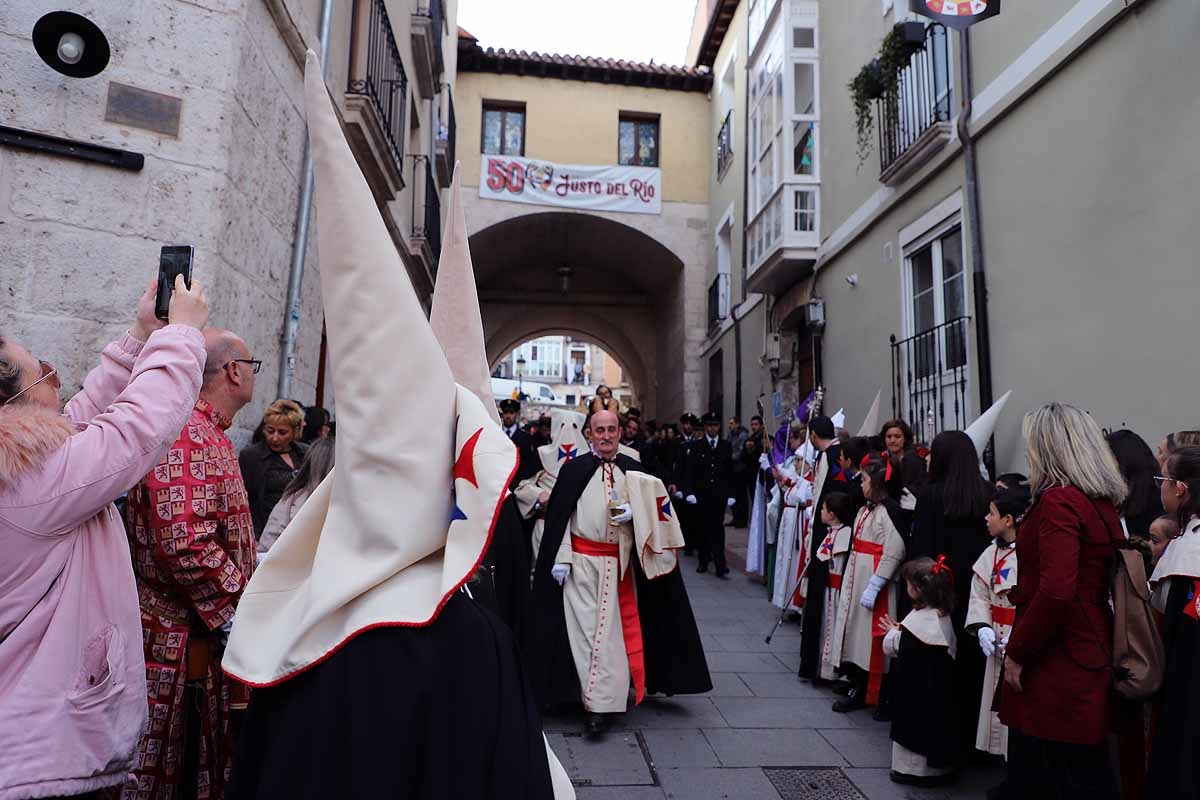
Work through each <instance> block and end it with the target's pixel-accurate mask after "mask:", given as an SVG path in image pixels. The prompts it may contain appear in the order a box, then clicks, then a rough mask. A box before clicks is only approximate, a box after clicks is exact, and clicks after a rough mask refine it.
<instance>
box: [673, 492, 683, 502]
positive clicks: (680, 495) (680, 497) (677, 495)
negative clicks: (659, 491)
mask: <svg viewBox="0 0 1200 800" xmlns="http://www.w3.org/2000/svg"><path fill="white" fill-rule="evenodd" d="M675 499H676V500H682V499H683V492H676V493H675Z"/></svg>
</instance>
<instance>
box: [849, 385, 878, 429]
mask: <svg viewBox="0 0 1200 800" xmlns="http://www.w3.org/2000/svg"><path fill="white" fill-rule="evenodd" d="M882 395H883V390H882V389H880V390H879V391H877V392H875V399H874V401H872V402H871V408H870V410H869V411H867V416H866V417H864V418H863V424H862V427H860V428H859V429H858V433H857V434H855V435H856V436H874V435H875V434H877V433H879V398H880V397H881V396H882Z"/></svg>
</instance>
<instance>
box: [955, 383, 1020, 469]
mask: <svg viewBox="0 0 1200 800" xmlns="http://www.w3.org/2000/svg"><path fill="white" fill-rule="evenodd" d="M1010 397H1012V390H1011V389H1010V390H1009V391H1007V392H1005V393H1004V396H1003V397H1001V398H1000V399H999V400H997V401H996V402H995V403H992V407H991V408H989V409H988V410H987V411H985V412H983V413H982V414H981V415H980V416H979V419H977V420H975V421H974V422H972V423H971V424H970V425H968V426H967V430H966V431H965V432H966V434H967V436H970V437H971V441H972V442H974V443H975V452H976V453H977V454H978V455H979V457H980V458H983V451H984V450H985V449H986V448H987V443H988V439H991V438H992V433H993V432H994V431H995V430H996V423H997V422H998V421H999V420H1000V413H1001V412H1002V411H1004V407H1005V406H1006V405H1008V398H1010Z"/></svg>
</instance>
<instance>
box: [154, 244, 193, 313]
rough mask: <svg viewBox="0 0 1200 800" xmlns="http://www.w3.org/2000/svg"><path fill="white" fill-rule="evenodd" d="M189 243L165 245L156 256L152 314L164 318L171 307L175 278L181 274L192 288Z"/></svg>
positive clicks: (190, 249) (190, 248)
mask: <svg viewBox="0 0 1200 800" xmlns="http://www.w3.org/2000/svg"><path fill="white" fill-rule="evenodd" d="M193 252H194V250H193V248H192V246H191V245H190V244H185V245H167V246H166V247H164V248H163V249H162V253H161V254H160V255H159V257H158V294H157V295H156V296H155V298H154V316H156V317H158V318H159V319H166V318H167V312H168V311H169V310H170V308H171V293H172V292H173V291H175V278H176V276H178V275H182V276H183V281H184V284H185V285H186V286H187V287H188V288H189V289H190V288H192V253H193Z"/></svg>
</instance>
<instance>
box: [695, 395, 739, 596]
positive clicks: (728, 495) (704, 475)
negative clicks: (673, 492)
mask: <svg viewBox="0 0 1200 800" xmlns="http://www.w3.org/2000/svg"><path fill="white" fill-rule="evenodd" d="M702 422H703V423H704V435H703V436H702V437H700V438H699V439H697V440H696V441H694V442H693V443H692V447H691V449H690V451H689V453H690V457H689V458H687V459H686V460H685V462H684V463H685V465H686V473H687V476H686V478H685V480H684V486H685V487H686V489H685V491H686V492H687V496H686V497H685V500H686V502H687V504H688V505H690V506H694V507H695V508H696V527H697V532H698V536H697V542H696V544H697V549H698V550H699V551H700V553H699V559H700V566H699V568H697V570H696V571H697V572H707V571H708V564H709V562H710V561H711V562H713V563H714V564H715V566H716V573H717V577H718V578H724V577H725V576H726V575H728V574H729V567H727V566H726V565H725V510H726V509H727V508H729V507H730V506H732V505H733V503H734V499H733V489H732V481H733V449H732V447H730V444H729V440H728V439H722V438H721V416H720V415H719V414H717V413H716V412H715V411H710V412H708V413H707V414H705V415H704V419H703V420H702Z"/></svg>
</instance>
